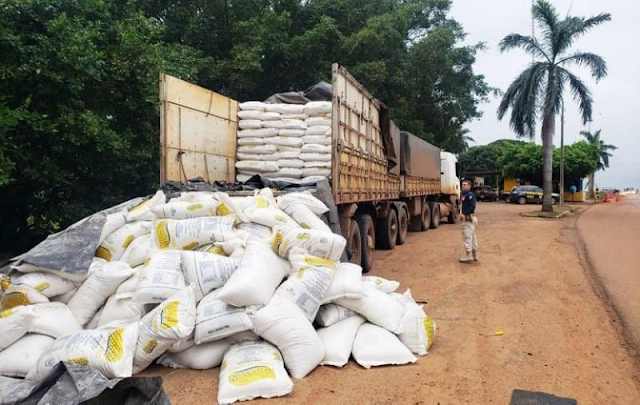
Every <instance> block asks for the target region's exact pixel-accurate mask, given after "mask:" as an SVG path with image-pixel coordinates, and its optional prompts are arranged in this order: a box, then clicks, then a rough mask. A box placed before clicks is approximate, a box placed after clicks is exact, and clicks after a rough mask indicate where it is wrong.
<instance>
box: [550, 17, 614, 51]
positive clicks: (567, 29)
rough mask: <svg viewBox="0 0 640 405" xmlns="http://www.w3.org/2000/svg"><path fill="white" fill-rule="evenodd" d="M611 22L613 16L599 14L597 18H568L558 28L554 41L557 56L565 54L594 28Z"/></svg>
mask: <svg viewBox="0 0 640 405" xmlns="http://www.w3.org/2000/svg"><path fill="white" fill-rule="evenodd" d="M610 20H611V14H598V15H597V16H595V17H591V18H586V19H585V18H584V17H567V18H565V19H564V20H563V21H562V22H560V23H559V24H558V26H557V35H556V37H555V41H554V51H555V54H558V55H559V54H562V53H564V52H565V51H566V50H567V49H569V47H571V45H573V43H574V42H575V41H576V40H577V39H578V38H580V37H581V36H583V35H584V34H586V33H587V32H588V31H589V30H591V29H592V28H594V27H596V26H598V25H600V24H602V23H604V22H607V21H610Z"/></svg>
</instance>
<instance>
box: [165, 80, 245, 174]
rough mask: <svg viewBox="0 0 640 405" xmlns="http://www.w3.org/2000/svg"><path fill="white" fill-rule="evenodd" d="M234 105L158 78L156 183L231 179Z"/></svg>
mask: <svg viewBox="0 0 640 405" xmlns="http://www.w3.org/2000/svg"><path fill="white" fill-rule="evenodd" d="M237 127H238V103H237V102H236V101H235V100H232V99H230V98H228V97H225V96H222V95H220V94H217V93H214V92H212V91H210V90H207V89H204V88H202V87H199V86H196V85H194V84H191V83H188V82H185V81H183V80H180V79H177V78H175V77H172V76H169V75H166V74H161V75H160V148H161V150H160V180H161V182H166V181H178V182H182V183H185V182H186V181H187V180H188V179H191V178H194V177H198V176H200V177H202V178H204V179H205V180H206V181H208V182H213V181H216V180H224V181H235V155H236V137H237Z"/></svg>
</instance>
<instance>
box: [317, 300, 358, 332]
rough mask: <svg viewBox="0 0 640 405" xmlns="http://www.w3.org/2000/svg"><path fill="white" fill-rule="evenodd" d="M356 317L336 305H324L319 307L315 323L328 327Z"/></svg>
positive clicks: (351, 312)
mask: <svg viewBox="0 0 640 405" xmlns="http://www.w3.org/2000/svg"><path fill="white" fill-rule="evenodd" d="M354 315H357V314H356V313H355V312H353V311H352V310H350V309H348V308H345V307H342V306H340V305H338V304H325V305H322V306H320V309H319V310H318V315H317V316H316V323H317V324H318V325H320V326H324V327H329V326H331V325H333V324H335V323H337V322H340V321H342V320H344V319H347V318H349V317H352V316H354Z"/></svg>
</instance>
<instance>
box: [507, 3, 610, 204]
mask: <svg viewBox="0 0 640 405" xmlns="http://www.w3.org/2000/svg"><path fill="white" fill-rule="evenodd" d="M533 17H534V19H535V21H536V22H537V23H538V25H539V26H540V27H541V29H542V38H541V41H540V42H539V41H538V39H537V38H535V37H530V36H525V35H520V34H510V35H507V36H506V37H505V38H504V39H503V40H502V41H501V42H500V50H501V51H503V52H504V51H506V50H509V49H513V48H521V49H523V50H525V51H526V52H527V53H529V54H530V55H532V56H533V57H534V61H533V62H532V63H531V65H530V66H529V67H528V68H527V69H525V70H524V71H523V72H522V73H521V74H520V75H519V76H518V77H517V78H516V79H515V80H514V81H513V83H511V85H510V86H509V89H508V90H507V91H506V92H505V93H504V95H503V98H502V102H501V103H500V106H499V107H498V119H500V120H501V119H502V118H503V117H504V115H505V114H506V112H507V110H508V109H509V108H511V119H510V125H511V127H512V128H513V130H514V131H515V132H516V134H517V135H518V136H528V137H529V138H531V139H533V138H534V137H535V128H536V121H537V120H538V118H541V119H542V133H541V135H542V147H543V158H542V161H543V190H544V198H543V203H542V211H553V206H552V204H551V193H552V190H553V183H552V168H553V165H552V163H553V162H552V159H553V135H554V132H555V126H556V121H555V118H556V115H557V114H558V112H559V111H560V108H561V105H562V93H563V90H564V86H565V84H567V83H568V85H569V87H570V89H571V93H572V95H573V98H574V100H575V101H576V102H577V103H578V107H579V108H580V113H581V115H582V120H583V121H584V122H585V123H586V122H587V121H588V120H590V119H591V112H592V104H593V99H592V97H591V92H590V91H589V89H588V88H587V86H586V85H585V84H584V83H583V82H582V80H580V79H579V78H578V77H577V76H576V75H574V74H573V73H572V72H570V71H569V70H568V68H569V67H571V66H585V67H588V68H589V69H590V70H591V75H592V76H593V77H594V78H595V79H596V81H599V80H600V79H602V78H604V77H605V76H606V75H607V65H606V63H605V61H604V59H603V58H601V57H600V56H598V55H595V54H593V53H588V52H575V53H570V48H571V45H572V44H573V43H574V41H575V40H576V39H578V38H579V37H581V36H582V35H584V34H585V33H586V32H587V31H589V30H590V29H592V28H593V27H595V26H597V25H600V24H602V23H604V22H605V21H609V20H611V15H610V14H599V15H597V16H595V17H591V18H584V17H571V16H567V17H565V18H564V19H560V17H559V16H558V13H557V12H556V9H555V7H553V6H552V5H551V3H549V2H548V1H546V0H537V2H536V4H535V5H534V6H533Z"/></svg>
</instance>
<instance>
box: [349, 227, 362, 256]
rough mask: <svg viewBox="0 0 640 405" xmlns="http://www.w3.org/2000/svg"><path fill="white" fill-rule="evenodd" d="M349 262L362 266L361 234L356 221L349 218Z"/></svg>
mask: <svg viewBox="0 0 640 405" xmlns="http://www.w3.org/2000/svg"><path fill="white" fill-rule="evenodd" d="M348 246H349V254H350V256H349V263H353V264H357V265H358V266H362V235H361V233H360V227H359V226H358V222H356V221H354V220H353V219H352V220H351V231H350V232H349V240H348Z"/></svg>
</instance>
